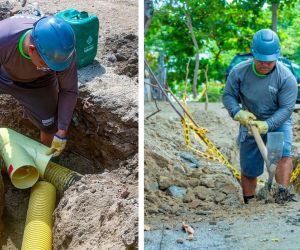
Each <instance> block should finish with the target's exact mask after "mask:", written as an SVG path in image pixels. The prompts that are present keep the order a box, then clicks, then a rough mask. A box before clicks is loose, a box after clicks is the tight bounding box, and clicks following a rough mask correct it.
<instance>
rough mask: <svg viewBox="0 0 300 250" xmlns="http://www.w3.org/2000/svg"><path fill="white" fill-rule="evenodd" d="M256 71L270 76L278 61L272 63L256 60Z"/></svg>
mask: <svg viewBox="0 0 300 250" xmlns="http://www.w3.org/2000/svg"><path fill="white" fill-rule="evenodd" d="M254 64H255V69H256V71H257V73H259V74H263V75H265V74H268V73H269V72H270V71H271V70H272V69H273V68H274V66H275V64H276V61H272V62H263V61H258V60H256V59H254Z"/></svg>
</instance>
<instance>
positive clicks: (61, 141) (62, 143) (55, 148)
mask: <svg viewBox="0 0 300 250" xmlns="http://www.w3.org/2000/svg"><path fill="white" fill-rule="evenodd" d="M66 144H67V138H65V137H60V136H58V135H54V137H53V141H52V144H51V148H50V149H49V150H48V151H47V152H46V155H51V154H53V156H54V157H56V156H59V155H60V154H61V152H62V151H63V150H64V149H65V147H66Z"/></svg>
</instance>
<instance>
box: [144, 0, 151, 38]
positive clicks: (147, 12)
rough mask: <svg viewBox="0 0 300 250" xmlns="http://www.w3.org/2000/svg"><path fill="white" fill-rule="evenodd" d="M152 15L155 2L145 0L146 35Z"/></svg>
mask: <svg viewBox="0 0 300 250" xmlns="http://www.w3.org/2000/svg"><path fill="white" fill-rule="evenodd" d="M152 16H153V2H152V0H145V2H144V35H146V34H147V32H148V29H149V26H150V23H151V19H152Z"/></svg>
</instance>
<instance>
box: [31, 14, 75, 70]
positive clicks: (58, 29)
mask: <svg viewBox="0 0 300 250" xmlns="http://www.w3.org/2000/svg"><path fill="white" fill-rule="evenodd" d="M31 36H32V39H33V42H34V44H35V47H36V48H37V51H38V53H39V55H40V56H41V57H42V59H43V60H44V62H45V63H46V64H47V65H48V67H49V68H50V69H51V70H54V71H62V70H64V69H66V68H67V67H69V65H70V64H71V61H72V58H73V56H72V55H73V53H74V51H75V35H74V31H73V29H72V27H71V26H70V25H69V24H68V23H67V22H65V21H64V20H63V19H61V18H58V17H54V16H49V17H44V18H41V19H39V20H38V21H37V22H36V23H35V24H34V27H33V29H32V32H31Z"/></svg>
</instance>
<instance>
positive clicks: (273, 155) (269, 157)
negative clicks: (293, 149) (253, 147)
mask: <svg viewBox="0 0 300 250" xmlns="http://www.w3.org/2000/svg"><path fill="white" fill-rule="evenodd" d="M250 128H251V131H252V134H253V136H254V139H255V141H256V143H257V146H258V148H259V151H260V153H261V155H262V157H263V159H264V161H265V163H266V167H267V171H268V174H269V176H268V183H267V187H268V190H269V191H270V190H271V187H272V182H273V178H274V176H275V172H276V168H277V162H278V161H279V160H280V159H281V158H282V151H283V133H282V132H270V133H268V135H267V147H266V146H265V144H264V142H263V140H262V138H261V136H260V134H259V132H258V129H257V127H256V126H251V127H250Z"/></svg>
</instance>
